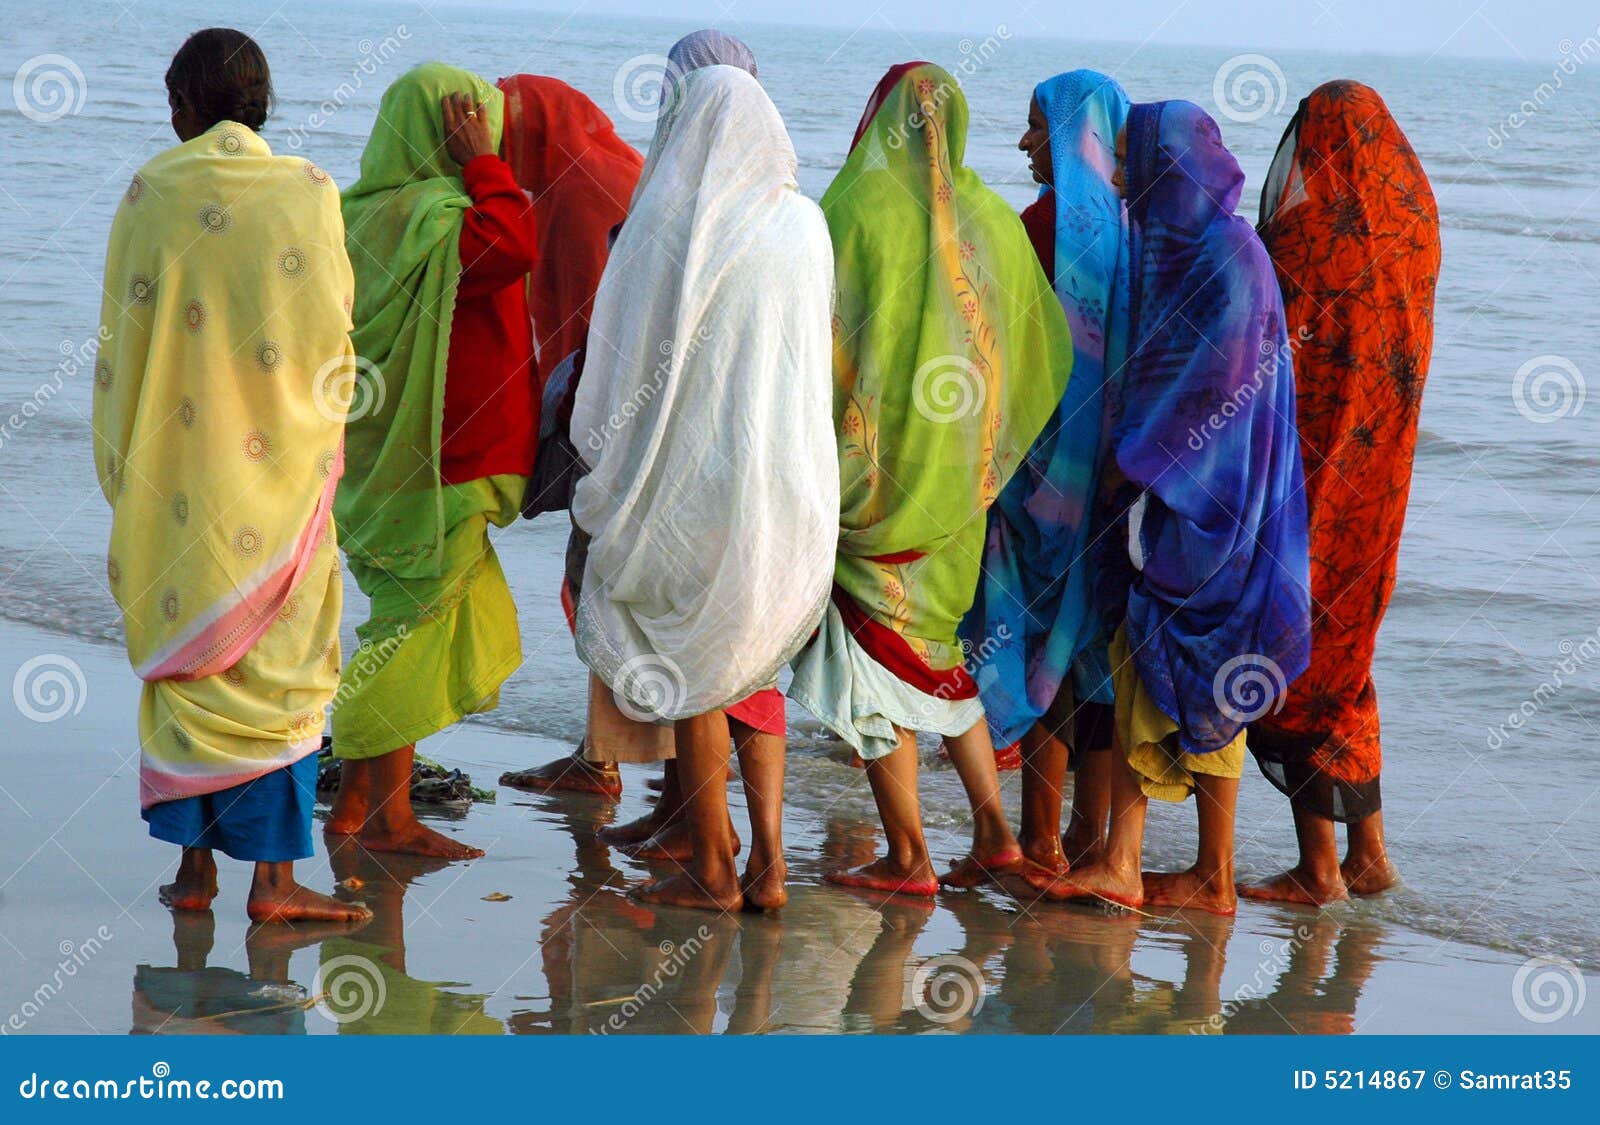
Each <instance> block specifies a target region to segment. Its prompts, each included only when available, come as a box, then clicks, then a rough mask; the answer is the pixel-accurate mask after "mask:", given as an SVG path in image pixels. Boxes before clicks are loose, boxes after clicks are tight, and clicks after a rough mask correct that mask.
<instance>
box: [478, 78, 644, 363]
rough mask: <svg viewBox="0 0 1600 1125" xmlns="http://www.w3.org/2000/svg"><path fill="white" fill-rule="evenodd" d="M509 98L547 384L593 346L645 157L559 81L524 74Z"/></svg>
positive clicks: (531, 295)
mask: <svg viewBox="0 0 1600 1125" xmlns="http://www.w3.org/2000/svg"><path fill="white" fill-rule="evenodd" d="M500 89H501V91H502V92H503V93H504V94H505V96H506V124H505V145H504V149H505V158H506V163H507V164H509V165H511V171H512V172H513V174H515V176H516V178H517V183H518V184H520V185H521V186H522V190H523V191H525V192H527V193H528V195H529V196H530V198H531V200H532V204H533V228H534V231H535V233H536V236H537V238H538V245H539V262H538V264H537V265H535V267H534V269H533V273H532V274H530V275H529V278H528V306H529V311H530V312H531V313H532V314H533V333H534V340H535V344H536V346H537V353H538V354H537V359H536V364H535V365H536V369H537V372H538V386H539V388H540V389H541V391H542V389H543V387H544V383H545V380H546V379H547V378H548V377H549V375H550V372H551V371H552V370H553V369H554V368H555V367H556V365H557V364H559V363H560V362H561V361H562V360H563V359H565V358H566V357H567V356H569V355H571V354H572V353H573V352H575V351H577V350H578V349H579V348H580V347H582V346H583V342H584V340H585V339H586V338H587V337H588V335H589V311H590V309H591V308H592V307H593V306H594V292H595V289H596V288H598V287H599V285H600V274H601V272H602V271H604V269H605V266H606V255H607V254H608V253H609V250H610V247H609V245H608V236H609V235H610V233H611V228H612V227H614V226H616V225H617V224H618V223H620V222H622V220H623V219H624V218H626V217H627V214H628V204H629V202H630V201H631V200H632V198H633V189H634V185H635V184H637V183H638V181H639V170H640V169H641V168H642V167H643V166H644V158H643V157H642V156H640V155H639V153H638V152H637V151H635V150H634V148H633V147H632V146H631V145H629V144H628V143H627V142H626V141H624V140H623V139H622V138H621V137H619V136H617V133H616V130H615V129H614V128H613V127H612V124H611V119H610V118H609V117H607V116H606V115H605V113H604V112H603V111H602V110H601V109H600V107H599V106H597V105H595V104H594V102H592V101H590V100H589V98H588V97H587V96H585V95H584V94H582V93H580V92H579V91H577V90H574V89H573V88H572V87H571V86H568V85H567V84H566V83H565V82H562V81H561V80H560V79H557V78H545V77H543V76H540V75H534V74H514V75H512V76H511V77H510V78H502V79H501V80H500Z"/></svg>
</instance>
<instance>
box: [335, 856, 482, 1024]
mask: <svg viewBox="0 0 1600 1125" xmlns="http://www.w3.org/2000/svg"><path fill="white" fill-rule="evenodd" d="M328 860H329V862H330V863H331V864H332V866H333V875H334V878H335V879H337V880H338V881H339V885H340V886H342V887H350V888H353V889H355V890H357V891H358V893H359V895H360V897H361V898H362V900H363V901H365V902H366V904H367V906H368V908H369V909H370V910H371V911H372V921H371V922H369V923H367V925H366V926H364V927H363V928H362V929H361V931H360V932H359V934H356V935H353V936H349V937H335V938H329V939H328V940H327V941H324V942H323V943H322V957H321V971H320V972H319V974H318V982H319V985H320V999H321V1002H320V1005H319V1011H322V1012H323V1013H324V1014H325V1015H327V1016H328V1017H329V1018H331V1019H333V1020H334V1022H335V1023H337V1024H338V1027H339V1033H340V1034H341V1035H499V1034H503V1033H504V1031H505V1027H504V1025H503V1024H501V1022H500V1021H499V1020H497V1019H493V1018H491V1017H490V1016H487V1015H485V1014H484V1011H483V1005H484V1000H485V997H484V996H482V995H472V994H469V993H463V992H457V991H453V990H454V989H456V988H460V987H464V986H462V985H458V984H452V983H447V982H437V981H422V980H416V979H415V978H413V977H411V976H409V975H408V974H407V972H406V937H405V897H406V891H407V890H408V889H409V888H410V886H411V884H412V883H413V882H415V881H416V880H417V879H420V878H422V877H423V876H425V875H429V874H432V873H434V872H436V871H442V870H444V869H445V868H446V867H448V866H449V863H448V861H446V860H440V859H429V858H426V857H423V856H409V855H393V854H388V853H383V854H380V853H376V852H369V851H367V850H366V849H365V848H363V847H362V846H361V845H360V844H358V843H356V842H355V841H354V840H348V841H345V842H344V843H342V844H340V845H339V846H337V847H335V848H334V849H333V850H332V851H331V852H330V853H329V855H328Z"/></svg>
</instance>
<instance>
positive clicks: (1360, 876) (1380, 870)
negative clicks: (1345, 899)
mask: <svg viewBox="0 0 1600 1125" xmlns="http://www.w3.org/2000/svg"><path fill="white" fill-rule="evenodd" d="M1339 873H1340V874H1341V875H1343V876H1344V885H1345V886H1346V887H1347V888H1349V891H1350V893H1351V894H1353V895H1377V894H1382V893H1383V892H1384V891H1387V890H1392V889H1393V888H1395V887H1397V886H1399V885H1400V871H1399V869H1398V868H1397V867H1395V865H1394V864H1392V863H1390V862H1389V856H1388V854H1387V853H1383V852H1380V853H1379V854H1378V855H1376V856H1373V857H1370V858H1369V857H1366V856H1354V855H1349V856H1346V857H1345V860H1344V862H1343V863H1341V864H1340V865H1339Z"/></svg>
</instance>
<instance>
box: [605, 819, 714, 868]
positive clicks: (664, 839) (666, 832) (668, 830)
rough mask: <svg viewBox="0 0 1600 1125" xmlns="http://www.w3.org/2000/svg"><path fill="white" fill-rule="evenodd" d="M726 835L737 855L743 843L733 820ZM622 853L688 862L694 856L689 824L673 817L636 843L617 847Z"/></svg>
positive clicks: (669, 861)
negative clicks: (731, 839) (734, 828)
mask: <svg viewBox="0 0 1600 1125" xmlns="http://www.w3.org/2000/svg"><path fill="white" fill-rule="evenodd" d="M728 835H729V836H731V837H732V838H733V854H734V855H738V854H739V849H741V848H743V847H744V844H743V842H742V841H740V839H739V834H738V833H737V832H735V831H734V830H733V821H732V820H729V821H728ZM617 850H618V851H620V852H621V853H622V854H623V855H626V856H631V857H632V858H634V859H648V860H655V861H657V862H662V863H688V862H689V861H690V860H691V859H693V858H694V841H693V840H691V839H690V837H689V824H688V822H687V821H685V820H683V819H682V818H681V817H677V818H674V819H673V820H672V821H671V822H670V823H668V824H667V826H666V827H665V828H662V829H660V830H659V831H657V832H656V833H655V834H654V835H653V836H649V837H647V838H645V839H643V840H641V841H639V842H638V843H637V844H629V845H626V846H624V847H619V848H618V849H617Z"/></svg>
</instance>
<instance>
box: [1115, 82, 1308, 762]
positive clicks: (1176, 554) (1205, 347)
mask: <svg viewBox="0 0 1600 1125" xmlns="http://www.w3.org/2000/svg"><path fill="white" fill-rule="evenodd" d="M1126 180H1127V193H1128V211H1129V221H1130V225H1131V228H1132V249H1131V253H1130V260H1131V278H1130V281H1131V294H1130V309H1129V315H1130V324H1131V332H1130V354H1129V357H1128V361H1127V363H1126V365H1125V366H1124V368H1123V370H1122V377H1121V379H1120V380H1119V379H1113V380H1112V381H1111V383H1110V384H1109V385H1108V387H1107V396H1108V408H1109V412H1110V417H1111V443H1112V451H1113V456H1114V457H1115V459H1116V468H1117V469H1118V470H1120V476H1121V477H1123V478H1126V479H1125V480H1117V479H1116V478H1117V477H1118V475H1119V474H1118V473H1116V472H1111V473H1109V474H1108V475H1109V476H1110V477H1111V479H1112V481H1114V482H1115V483H1113V484H1110V485H1109V492H1108V494H1105V495H1103V504H1104V506H1103V509H1102V519H1103V520H1104V521H1105V525H1107V526H1105V533H1104V534H1103V535H1102V536H1101V537H1100V552H1101V567H1100V583H1099V585H1100V597H1101V605H1102V612H1103V613H1104V614H1105V618H1106V620H1107V622H1108V624H1109V625H1110V626H1111V627H1114V626H1115V625H1116V624H1117V623H1119V622H1120V623H1124V624H1125V625H1126V628H1127V637H1128V645H1129V647H1130V649H1131V650H1132V652H1133V658H1134V662H1135V664H1136V665H1137V667H1138V671H1139V675H1140V678H1141V679H1142V681H1143V683H1144V686H1145V689H1146V690H1147V691H1149V693H1150V695H1151V697H1152V698H1153V699H1154V701H1155V703H1156V705H1157V706H1159V707H1160V709H1161V710H1162V711H1163V712H1164V713H1165V714H1166V715H1167V716H1168V717H1170V718H1171V719H1172V720H1173V721H1174V722H1176V723H1177V724H1178V726H1179V728H1180V735H1179V738H1180V744H1181V749H1183V750H1184V751H1186V752H1189V753H1197V754H1198V753H1207V752H1210V751H1214V750H1219V749H1221V748H1222V747H1224V746H1226V745H1227V744H1228V743H1230V742H1232V741H1233V739H1234V738H1235V737H1237V736H1238V734H1239V732H1240V730H1241V729H1242V728H1243V727H1244V726H1245V724H1247V723H1248V722H1250V721H1252V720H1253V719H1255V718H1258V717H1260V715H1262V714H1264V713H1266V711H1267V710H1269V709H1270V708H1272V707H1273V706H1274V705H1275V704H1276V701H1277V700H1278V699H1279V698H1281V696H1282V694H1283V691H1284V689H1285V688H1286V687H1287V685H1288V683H1289V682H1290V681H1292V680H1293V679H1294V678H1295V677H1296V676H1298V675H1299V674H1300V673H1301V672H1302V671H1304V670H1305V667H1306V664H1307V662H1308V660H1309V656H1310V632H1311V625H1310V593H1309V557H1308V548H1307V531H1306V507H1305V490H1304V481H1303V477H1302V473H1301V466H1300V446H1299V440H1298V436H1297V434H1296V430H1295V421H1294V417H1295V396H1294V377H1293V372H1292V368H1291V362H1290V360H1291V351H1290V346H1289V341H1288V337H1287V334H1286V333H1285V330H1284V316H1283V301H1282V298H1281V296H1280V294H1279V290H1278V284H1277V280H1276V278H1275V276H1274V274H1273V270H1272V263H1271V261H1270V259H1269V258H1268V257H1267V252H1266V250H1265V249H1264V248H1263V247H1262V245H1261V242H1260V240H1259V239H1258V238H1257V237H1256V233H1255V230H1254V229H1253V228H1252V227H1251V225H1250V224H1249V223H1248V222H1247V221H1245V220H1244V219H1241V218H1238V217H1236V216H1235V215H1234V207H1235V206H1236V205H1237V203H1238V201H1239V192H1240V188H1241V187H1242V186H1243V184H1244V174H1243V173H1242V172H1241V171H1240V169H1239V164H1238V162H1237V161H1236V160H1235V159H1234V158H1233V155H1232V153H1230V152H1229V151H1228V150H1227V148H1226V147H1225V146H1224V145H1223V143H1222V135H1221V133H1220V132H1219V131H1218V129H1217V125H1216V122H1214V121H1212V119H1211V118H1210V117H1209V116H1207V114H1206V113H1205V111H1204V110H1202V109H1200V108H1199V107H1198V106H1196V105H1193V104H1191V103H1189V102H1182V101H1171V102H1157V103H1154V104H1150V105H1136V106H1134V107H1133V109H1132V111H1131V112H1130V114H1129V116H1128V125H1127V165H1126Z"/></svg>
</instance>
